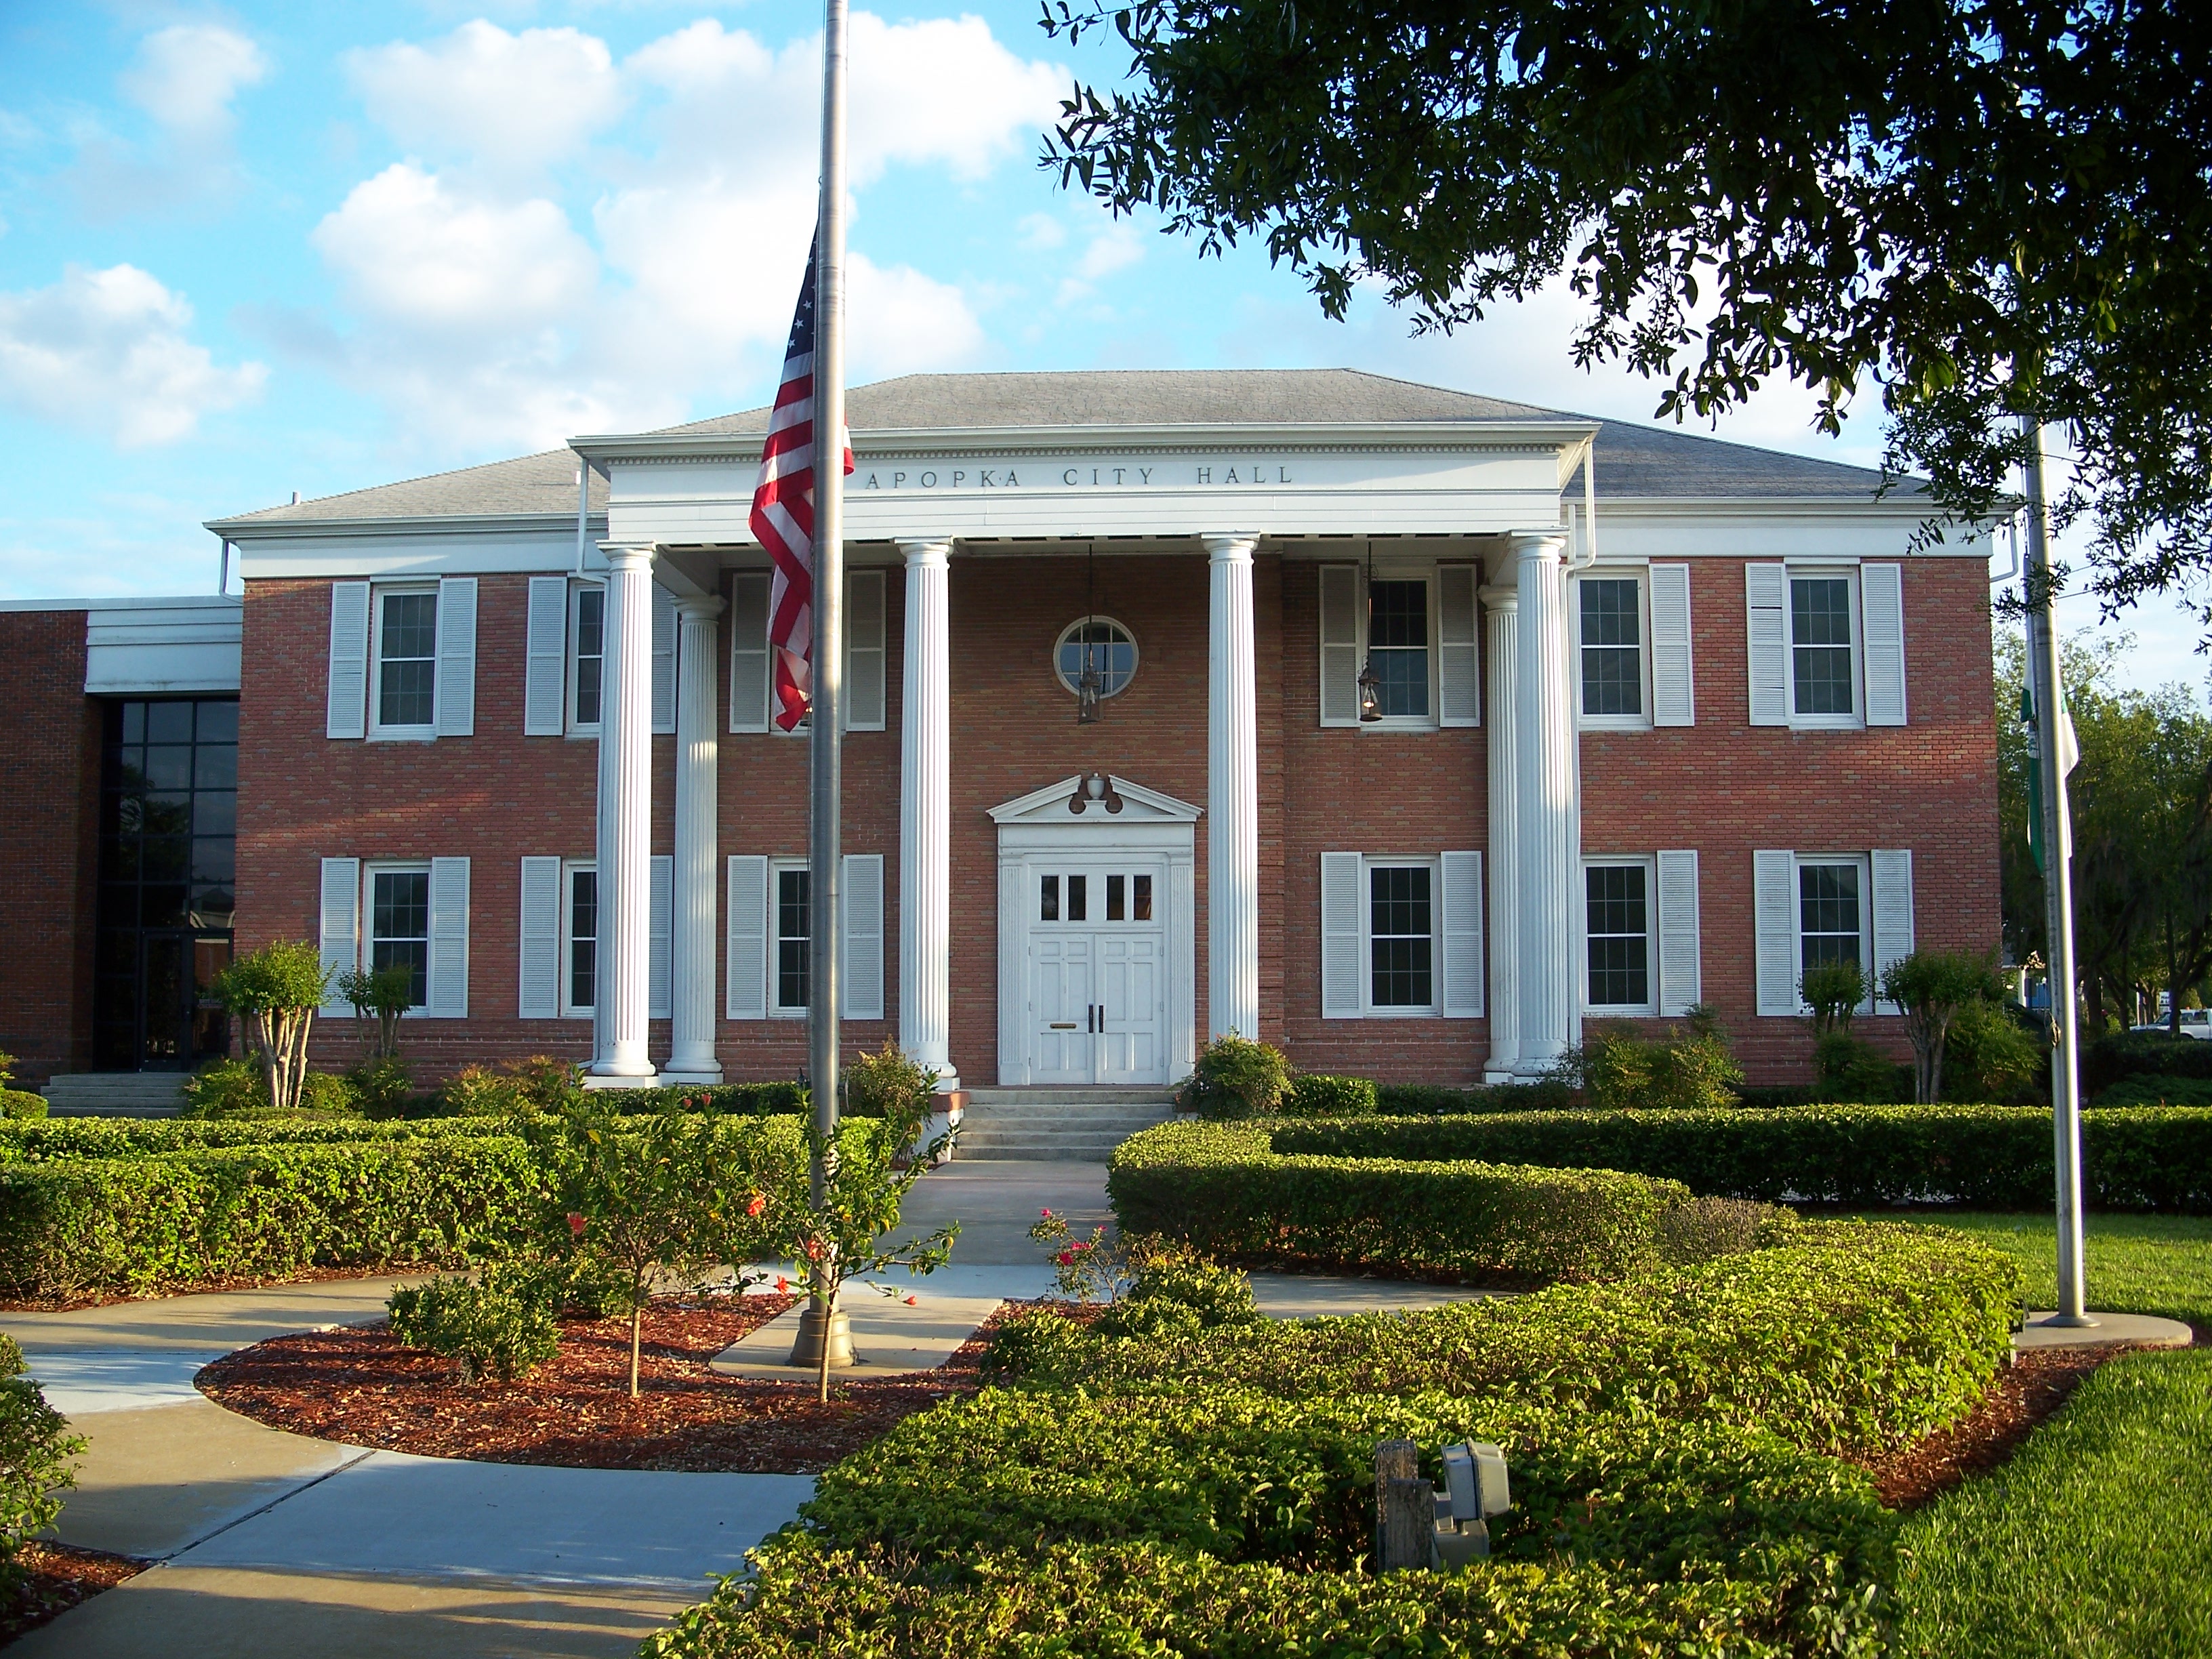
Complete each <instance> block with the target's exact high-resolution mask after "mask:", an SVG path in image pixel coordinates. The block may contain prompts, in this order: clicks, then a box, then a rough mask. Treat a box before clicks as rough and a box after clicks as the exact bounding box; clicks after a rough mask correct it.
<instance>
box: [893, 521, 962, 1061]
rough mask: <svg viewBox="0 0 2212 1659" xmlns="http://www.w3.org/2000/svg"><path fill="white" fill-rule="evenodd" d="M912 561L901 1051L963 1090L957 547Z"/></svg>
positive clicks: (907, 550) (902, 817)
mask: <svg viewBox="0 0 2212 1659" xmlns="http://www.w3.org/2000/svg"><path fill="white" fill-rule="evenodd" d="M899 547H900V550H902V552H903V553H904V554H905V555H906V673H905V678H904V679H903V681H902V698H901V702H900V714H899V781H900V788H899V980H898V984H899V1046H900V1047H901V1048H904V1049H905V1050H906V1052H907V1054H908V1058H910V1059H912V1060H916V1061H918V1062H919V1063H920V1064H921V1065H924V1066H933V1067H935V1068H936V1071H937V1073H938V1078H937V1087H938V1089H939V1092H941V1093H950V1092H951V1091H953V1090H955V1089H957V1088H958V1087H959V1086H960V1074H959V1073H958V1072H957V1070H955V1069H954V1066H953V1064H952V787H951V766H952V647H951V575H950V572H949V569H948V562H949V561H950V559H951V553H952V544H951V542H949V541H908V542H901V543H900V544H899Z"/></svg>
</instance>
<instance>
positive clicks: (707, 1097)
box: [623, 1083, 808, 1117]
mask: <svg viewBox="0 0 2212 1659" xmlns="http://www.w3.org/2000/svg"><path fill="white" fill-rule="evenodd" d="M623 1106H624V1108H625V1109H629V1110H632V1111H637V1112H654V1111H659V1110H662V1109H665V1108H668V1107H676V1108H678V1109H682V1110H684V1111H687V1112H723V1113H726V1114H728V1115H731V1116H733V1117H763V1116H773V1117H804V1116H805V1115H806V1113H807V1110H808V1107H807V1099H806V1091H805V1088H804V1087H802V1086H801V1085H799V1084H796V1083H715V1084H705V1083H692V1084H682V1085H671V1086H669V1087H666V1088H660V1089H626V1090H624V1091H623Z"/></svg>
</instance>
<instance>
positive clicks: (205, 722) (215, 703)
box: [199, 697, 238, 743]
mask: <svg viewBox="0 0 2212 1659" xmlns="http://www.w3.org/2000/svg"><path fill="white" fill-rule="evenodd" d="M199 740H200V741H201V742H202V743H236V742H237V741H238V705H237V704H236V703H234V702H232V701H231V700H230V699H229V698H228V697H224V698H221V699H216V700H210V702H204V703H201V704H200V705H199Z"/></svg>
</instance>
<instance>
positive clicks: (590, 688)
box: [576, 657, 605, 726]
mask: <svg viewBox="0 0 2212 1659" xmlns="http://www.w3.org/2000/svg"><path fill="white" fill-rule="evenodd" d="M603 667H605V664H604V663H603V662H602V661H601V660H600V659H599V658H597V657H579V658H577V659H576V724H577V725H579V726H597V725H598V724H599V671H600V670H601V669H602V668H603Z"/></svg>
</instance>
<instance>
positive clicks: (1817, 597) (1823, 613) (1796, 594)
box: [1790, 576, 1852, 714]
mask: <svg viewBox="0 0 2212 1659" xmlns="http://www.w3.org/2000/svg"><path fill="white" fill-rule="evenodd" d="M1790 646H1791V651H1790V668H1791V678H1792V680H1793V682H1794V684H1793V686H1792V688H1791V689H1792V690H1794V692H1795V693H1796V708H1797V712H1798V713H1799V714H1850V713H1851V712H1852V698H1851V585H1850V581H1849V580H1847V579H1846V578H1844V577H1842V576H1799V577H1794V578H1792V579H1791V580H1790Z"/></svg>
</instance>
